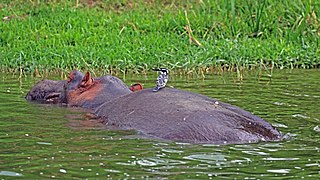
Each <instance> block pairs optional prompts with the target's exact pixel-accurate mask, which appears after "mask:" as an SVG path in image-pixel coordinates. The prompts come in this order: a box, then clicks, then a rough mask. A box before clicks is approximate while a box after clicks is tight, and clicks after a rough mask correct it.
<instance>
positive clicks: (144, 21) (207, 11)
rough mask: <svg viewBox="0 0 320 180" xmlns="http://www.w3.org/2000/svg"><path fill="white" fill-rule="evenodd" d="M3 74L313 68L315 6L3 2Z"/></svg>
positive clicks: (319, 55) (317, 27) (318, 31)
mask: <svg viewBox="0 0 320 180" xmlns="http://www.w3.org/2000/svg"><path fill="white" fill-rule="evenodd" d="M0 8H1V12H0V15H1V16H0V17H1V18H2V22H1V23H0V62H1V64H0V65H1V69H2V70H20V71H24V72H34V71H38V70H43V69H48V70H54V69H74V68H78V69H88V68H89V69H97V70H102V71H107V72H110V71H121V72H127V71H130V72H142V71H148V70H150V69H151V68H152V67H159V66H166V67H169V68H170V69H175V70H185V71H190V70H194V69H204V70H208V69H211V68H215V67H219V68H220V67H224V68H229V69H234V68H238V67H242V68H261V67H264V68H266V67H269V68H273V67H276V68H296V67H298V68H319V65H320V45H319V37H320V19H319V17H320V14H319V12H320V2H319V1H316V0H291V1H277V0H256V1H251V0H239V1H236V0H192V1H191V0H189V1H174V0H168V1H158V0H147V1H144V0H136V1H133V0H116V1H108V0H105V1H102V0H96V1H93V0H82V1H81V0H76V1H57V0H48V1H44V2H42V1H36V0H30V1H20V0H13V1H9V0H7V1H2V2H1V3H0Z"/></svg>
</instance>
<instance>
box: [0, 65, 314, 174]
mask: <svg viewBox="0 0 320 180" xmlns="http://www.w3.org/2000/svg"><path fill="white" fill-rule="evenodd" d="M155 77H156V76H155V75H154V74H152V75H148V76H147V77H145V76H142V75H141V76H133V77H132V76H131V78H129V76H128V75H127V76H126V83H127V84H130V83H132V82H141V83H144V84H145V86H147V87H151V86H152V85H153V84H154V79H155ZM319 77H320V71H319V70H281V71H275V72H273V74H272V78H271V79H270V78H269V76H268V74H267V72H262V76H261V77H260V78H259V73H258V72H253V71H250V72H246V73H245V74H244V79H243V80H242V81H239V80H238V78H237V74H235V73H223V74H221V73H213V74H208V75H206V77H205V79H204V80H202V79H201V78H198V77H194V78H191V77H185V76H171V77H170V82H169V85H171V86H174V87H176V88H180V89H184V90H189V91H193V92H197V93H201V94H204V95H207V96H211V97H215V98H218V99H220V100H221V101H224V102H228V103H231V104H233V105H236V106H239V107H241V108H243V109H246V110H248V111H250V112H252V113H254V114H256V115H258V116H260V117H262V118H263V119H265V120H267V121H269V122H270V123H272V124H273V125H274V126H276V127H277V128H278V129H279V130H280V131H281V132H283V133H284V134H286V135H287V136H289V137H290V138H289V139H287V140H284V141H280V142H265V143H256V144H242V145H220V146H219V145H213V144H202V145H199V144H198V145H192V144H186V143H174V142H161V141H158V140H152V139H145V138H137V136H135V132H133V131H115V130H112V131H110V130H106V129H105V128H104V127H103V126H101V124H99V123H96V122H94V121H90V120H87V118H86V116H85V114H86V112H85V111H83V110H82V109H76V108H66V107H59V106H56V105H44V104H34V103H28V102H26V101H25V99H24V98H23V96H24V95H25V94H26V93H27V92H28V90H29V89H30V87H31V86H32V85H33V84H34V83H35V82H37V81H38V80H39V78H31V77H23V78H19V77H17V76H14V75H12V74H3V73H2V74H0V78H1V79H0V145H1V146H0V179H18V178H24V179H43V178H59V179H62V178H63V179H65V178H75V179H84V178H89V179H92V178H95V179H96V178H101V179H106V178H115V179H118V178H120V179H133V178H135V179H141V178H169V179H172V178H181V179H186V178H188V179H199V178H205V179H208V178H209V179H211V178H212V179H215V178H221V179H234V178H239V179H269V178H274V179H282V178H286V179H296V178H305V179H319V177H320V153H319V151H320V149H319V148H320V107H319V103H320V83H319V80H320V79H319ZM120 78H121V77H120ZM52 79H59V77H58V76H52Z"/></svg>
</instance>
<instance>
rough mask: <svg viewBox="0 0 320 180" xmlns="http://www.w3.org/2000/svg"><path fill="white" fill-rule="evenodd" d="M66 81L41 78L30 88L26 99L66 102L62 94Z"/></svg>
mask: <svg viewBox="0 0 320 180" xmlns="http://www.w3.org/2000/svg"><path fill="white" fill-rule="evenodd" d="M66 83H67V81H53V80H47V79H44V80H41V81H39V82H38V83H37V84H36V85H34V86H33V87H32V88H31V90H30V91H29V92H28V94H27V95H26V99H27V100H29V101H38V102H44V103H66V99H65V98H64V97H63V96H62V94H64V93H63V92H64V85H65V84H66Z"/></svg>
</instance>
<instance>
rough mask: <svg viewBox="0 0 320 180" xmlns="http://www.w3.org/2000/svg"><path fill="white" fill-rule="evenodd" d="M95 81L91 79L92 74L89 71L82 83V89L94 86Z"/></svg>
mask: <svg viewBox="0 0 320 180" xmlns="http://www.w3.org/2000/svg"><path fill="white" fill-rule="evenodd" d="M93 82H94V80H93V78H92V77H91V74H90V72H89V71H87V73H86V75H85V76H84V77H83V79H82V81H81V83H80V87H83V88H86V87H89V86H91V85H92V84H93Z"/></svg>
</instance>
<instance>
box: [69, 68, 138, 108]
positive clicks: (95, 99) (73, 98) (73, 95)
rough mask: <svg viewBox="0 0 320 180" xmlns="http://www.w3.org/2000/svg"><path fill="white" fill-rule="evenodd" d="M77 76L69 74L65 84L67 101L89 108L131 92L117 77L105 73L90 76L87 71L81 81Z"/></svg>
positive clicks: (72, 104) (73, 104) (70, 103)
mask: <svg viewBox="0 0 320 180" xmlns="http://www.w3.org/2000/svg"><path fill="white" fill-rule="evenodd" d="M78 77H79V76H69V78H68V82H67V85H66V94H67V103H68V104H69V105H71V106H80V107H85V108H89V109H93V108H96V107H98V106H100V105H101V104H103V103H105V102H109V101H111V100H113V99H115V98H118V97H120V96H123V95H126V94H129V93H131V92H132V91H131V90H130V89H129V87H128V86H126V85H125V84H124V83H123V82H122V81H121V80H120V79H119V78H117V77H114V76H110V75H105V76H102V77H99V78H92V77H91V74H90V72H87V73H86V74H85V75H84V76H83V78H82V80H81V81H79V80H78V79H76V78H78Z"/></svg>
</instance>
